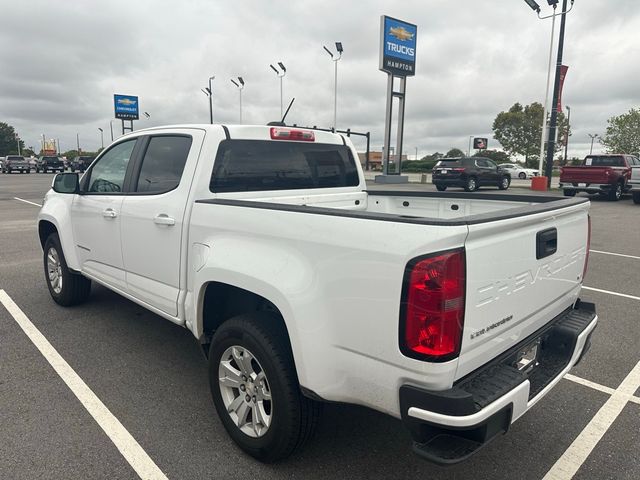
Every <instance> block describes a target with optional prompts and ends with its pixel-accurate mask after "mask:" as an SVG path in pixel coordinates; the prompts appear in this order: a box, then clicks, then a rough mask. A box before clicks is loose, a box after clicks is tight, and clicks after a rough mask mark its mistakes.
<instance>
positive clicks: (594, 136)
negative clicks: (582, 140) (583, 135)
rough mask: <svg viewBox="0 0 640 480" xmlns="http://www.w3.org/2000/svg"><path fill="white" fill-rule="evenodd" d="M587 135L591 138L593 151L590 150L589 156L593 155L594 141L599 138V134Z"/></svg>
mask: <svg viewBox="0 0 640 480" xmlns="http://www.w3.org/2000/svg"><path fill="white" fill-rule="evenodd" d="M587 135H589V137H590V138H591V149H590V150H589V155H591V154H593V141H594V140H595V139H596V138H598V136H599V135H598V134H597V133H594V134H593V135H592V134H590V133H588V134H587Z"/></svg>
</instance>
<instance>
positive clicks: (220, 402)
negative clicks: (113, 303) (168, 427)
mask: <svg viewBox="0 0 640 480" xmlns="http://www.w3.org/2000/svg"><path fill="white" fill-rule="evenodd" d="M142 145H143V146H144V147H145V148H141V146H142ZM134 152H136V153H134ZM357 158H358V155H357V153H356V150H355V148H354V146H353V144H352V143H351V140H350V138H349V137H348V136H346V135H341V134H338V133H331V132H324V131H313V130H309V129H300V128H288V127H271V128H270V127H266V126H246V125H240V126H233V125H229V126H224V127H223V126H220V125H198V126H178V127H176V126H172V127H156V128H152V129H147V130H139V131H136V132H133V133H130V134H128V135H124V136H122V137H121V138H119V139H118V140H117V142H116V143H114V144H113V145H111V146H109V147H108V148H107V149H106V150H104V151H103V152H102V153H101V154H100V155H99V156H98V157H97V158H96V160H95V161H94V162H93V164H92V165H91V166H90V167H89V169H88V170H87V171H86V172H85V174H84V175H83V176H82V179H80V175H79V174H78V173H64V174H59V175H57V176H56V177H55V179H54V182H53V189H52V190H51V191H49V192H48V193H47V194H46V196H45V198H44V202H43V207H42V209H41V210H40V212H39V214H38V234H39V238H40V242H41V245H42V248H43V263H44V277H45V282H46V286H47V288H48V290H49V293H50V295H51V297H52V299H53V300H54V301H55V302H57V303H58V304H59V305H62V306H70V305H74V304H77V303H80V302H82V301H86V300H87V299H88V297H89V294H90V290H91V282H92V281H96V282H97V283H100V284H102V285H105V286H106V287H107V288H110V289H112V290H114V291H115V292H118V293H120V294H122V295H124V296H126V297H127V298H128V299H130V300H132V301H134V302H136V303H138V304H140V305H142V306H143V307H145V308H147V309H149V310H151V311H153V312H155V313H156V314H158V315H160V316H162V317H164V318H166V319H167V320H169V321H171V322H174V323H176V324H178V325H181V326H184V327H186V328H187V329H189V330H190V331H191V332H192V333H193V335H194V336H195V338H197V339H198V340H199V342H200V343H201V345H202V347H203V350H204V352H205V353H206V354H207V356H208V362H209V381H210V389H211V392H212V395H213V403H214V405H215V408H216V410H217V411H218V415H219V416H220V419H221V423H222V424H223V425H224V427H225V428H226V429H227V431H228V433H229V435H230V437H231V438H232V439H233V440H234V441H235V442H236V443H237V444H238V445H239V446H240V447H241V448H242V449H244V450H245V451H246V452H247V453H248V454H250V455H252V456H254V457H256V458H258V459H259V460H262V461H265V462H272V461H276V460H278V459H282V458H284V457H287V456H288V455H290V454H291V453H292V452H293V451H294V450H296V449H297V448H299V447H300V446H301V445H302V444H303V443H304V442H305V441H306V439H307V438H309V436H310V435H311V433H312V432H313V429H314V428H315V426H316V425H317V424H318V421H319V415H320V408H319V405H320V403H321V402H323V401H331V402H343V403H351V404H358V405H364V406H367V407H369V408H372V409H375V410H377V411H380V412H383V413H386V414H390V415H393V416H394V417H396V418H398V419H402V422H403V423H404V425H405V426H406V427H407V428H408V429H409V430H410V432H411V434H412V435H413V438H414V441H415V443H414V451H416V452H417V453H418V454H419V455H421V456H422V457H424V458H426V459H429V460H432V461H435V462H441V463H455V462H458V461H462V460H464V459H466V458H467V457H468V456H469V455H471V454H472V453H474V452H475V451H477V450H478V449H479V448H480V447H482V446H483V445H484V444H486V443H487V442H489V441H490V440H491V439H492V438H493V437H495V436H496V435H498V434H501V433H505V432H506V431H507V430H508V429H509V427H510V425H511V424H512V423H513V422H514V421H516V420H517V419H518V418H519V417H521V416H522V415H524V414H525V412H527V411H528V410H529V409H530V408H532V407H533V405H535V404H537V403H538V401H539V400H540V399H541V398H542V397H543V396H544V395H546V394H547V393H548V392H549V391H550V390H551V389H552V388H553V386H554V385H556V384H557V383H558V382H560V380H561V379H562V377H563V376H564V375H565V374H566V373H567V372H568V371H569V370H570V369H571V368H572V367H573V365H575V364H576V363H577V362H578V361H579V360H580V358H581V357H582V355H583V354H584V353H585V351H586V350H587V348H588V345H589V339H590V336H591V332H592V331H593V330H594V328H595V326H596V324H597V316H596V314H595V308H594V306H593V305H591V304H586V303H584V302H581V301H580V300H579V295H580V289H581V285H582V281H583V278H584V275H585V271H586V268H587V259H588V252H589V246H588V241H589V240H588V239H589V238H590V237H589V228H590V223H589V215H588V213H589V205H590V202H589V201H588V200H587V199H575V198H563V197H556V196H547V197H541V196H530V195H529V196H526V195H522V196H518V195H510V196H509V197H508V199H505V198H503V196H502V195H491V194H485V195H482V196H481V195H478V196H477V198H473V199H472V200H471V199H470V198H469V196H468V195H465V194H461V193H449V194H442V193H438V192H406V191H401V190H399V191H368V190H367V186H366V183H365V179H364V173H363V171H362V168H361V166H360V163H359V162H358V161H357V160H356V159H357ZM474 161H478V159H474ZM459 163H461V164H462V163H464V161H463V162H459ZM445 165H446V162H445ZM455 168H458V167H455ZM477 168H480V167H477ZM485 168H487V169H488V168H489V167H485ZM447 175H448V173H447ZM478 175H480V174H478ZM505 176H506V174H502V178H505ZM493 181H495V182H496V183H497V182H498V180H496V179H493V180H492V182H493ZM390 245H393V248H392V253H390V250H389V246H390ZM496 252H499V255H496ZM175 394H176V395H179V392H175ZM549 414H550V415H552V416H553V415H555V416H556V425H558V424H560V423H562V421H563V417H562V414H561V412H560V413H558V412H555V413H554V412H551V411H550V412H549ZM525 427H526V426H525ZM530 447H531V445H530V444H526V445H523V446H522V448H524V449H525V450H526V449H527V448H530Z"/></svg>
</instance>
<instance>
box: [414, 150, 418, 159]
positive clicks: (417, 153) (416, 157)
mask: <svg viewBox="0 0 640 480" xmlns="http://www.w3.org/2000/svg"><path fill="white" fill-rule="evenodd" d="M415 149H416V160H418V147H415Z"/></svg>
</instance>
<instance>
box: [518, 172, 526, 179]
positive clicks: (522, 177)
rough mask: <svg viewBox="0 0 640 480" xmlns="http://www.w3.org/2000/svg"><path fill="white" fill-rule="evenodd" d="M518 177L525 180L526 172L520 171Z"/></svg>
mask: <svg viewBox="0 0 640 480" xmlns="http://www.w3.org/2000/svg"><path fill="white" fill-rule="evenodd" d="M518 178H519V179H520V180H525V179H526V178H527V174H526V173H524V172H520V173H519V174H518Z"/></svg>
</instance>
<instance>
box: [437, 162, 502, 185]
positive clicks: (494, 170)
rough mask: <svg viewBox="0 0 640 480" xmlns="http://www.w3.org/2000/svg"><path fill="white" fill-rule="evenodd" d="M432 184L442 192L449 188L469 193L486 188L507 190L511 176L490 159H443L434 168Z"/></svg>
mask: <svg viewBox="0 0 640 480" xmlns="http://www.w3.org/2000/svg"><path fill="white" fill-rule="evenodd" d="M432 183H433V184H434V185H435V186H436V188H437V189H438V191H440V192H444V191H445V190H446V189H447V187H462V188H464V189H465V190H466V191H467V192H473V191H474V190H477V189H478V188H479V187H485V186H490V187H498V188H499V189H500V190H506V189H507V188H509V185H511V175H509V172H507V171H506V170H503V169H502V168H500V167H499V166H498V165H496V164H495V163H494V162H493V160H490V159H488V158H482V157H470V158H443V159H442V160H440V161H439V162H438V163H437V164H436V166H435V167H434V168H433V174H432Z"/></svg>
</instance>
